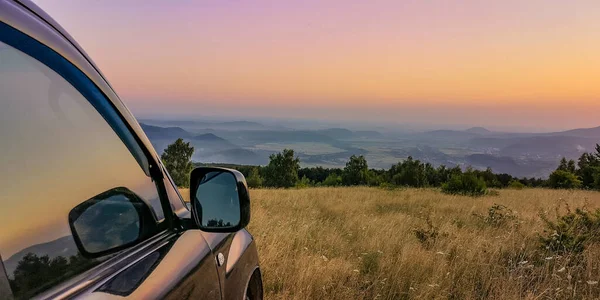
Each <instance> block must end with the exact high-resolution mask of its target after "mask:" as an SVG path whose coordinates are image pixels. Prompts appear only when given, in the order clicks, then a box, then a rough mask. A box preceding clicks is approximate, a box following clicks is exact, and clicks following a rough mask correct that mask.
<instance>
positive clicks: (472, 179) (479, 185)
mask: <svg viewBox="0 0 600 300" xmlns="http://www.w3.org/2000/svg"><path fill="white" fill-rule="evenodd" d="M442 192H444V193H446V194H451V195H465V196H472V197H476V196H483V195H485V194H486V192H487V186H486V185H485V181H484V180H483V179H481V178H479V177H477V176H475V174H473V173H470V172H466V173H463V174H456V175H452V177H451V178H450V180H448V182H446V183H444V184H443V185H442Z"/></svg>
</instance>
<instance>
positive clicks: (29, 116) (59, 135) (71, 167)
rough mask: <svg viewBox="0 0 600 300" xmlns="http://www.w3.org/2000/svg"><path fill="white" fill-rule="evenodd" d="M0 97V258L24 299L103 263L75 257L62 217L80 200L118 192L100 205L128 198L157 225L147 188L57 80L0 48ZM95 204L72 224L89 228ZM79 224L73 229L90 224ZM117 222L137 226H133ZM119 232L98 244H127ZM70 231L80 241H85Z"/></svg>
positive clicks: (150, 186) (155, 200)
mask: <svg viewBox="0 0 600 300" xmlns="http://www.w3.org/2000/svg"><path fill="white" fill-rule="evenodd" d="M0 99H1V101H0V141H1V144H0V145H1V147H2V155H0V170H1V171H2V172H0V220H2V230H0V255H1V257H2V260H3V264H4V267H5V269H6V273H7V275H8V279H9V283H10V287H11V288H12V291H13V293H14V295H15V296H16V297H17V298H29V297H32V296H34V295H36V294H38V293H40V292H42V291H44V290H47V289H49V288H51V287H53V286H55V285H57V284H59V283H61V282H64V281H65V280H67V279H69V278H72V277H74V276H76V275H78V274H80V273H82V272H84V271H85V270H88V269H90V268H91V267H93V266H94V265H95V264H97V263H98V262H99V261H101V260H103V259H105V258H106V256H104V257H100V258H95V259H91V258H89V256H86V255H84V254H83V253H82V252H81V251H80V250H79V249H78V246H77V245H76V243H75V240H74V237H73V234H72V228H70V226H69V217H70V216H69V213H70V212H71V211H72V210H73V209H74V208H75V207H78V206H81V205H84V204H83V203H86V201H87V203H89V201H96V202H98V200H97V197H98V195H106V193H107V192H108V193H114V191H115V190H117V191H126V192H127V195H128V197H127V198H123V197H121V196H119V197H121V198H115V197H117V196H118V195H117V196H112V198H110V199H112V201H113V202H114V201H115V200H114V199H117V200H119V201H120V202H118V204H122V205H123V206H124V207H126V208H127V207H133V206H131V205H132V204H127V203H125V202H126V201H129V200H128V199H134V198H135V201H137V202H135V203H137V204H135V205H139V203H142V204H143V205H144V206H147V207H148V208H149V213H148V214H147V215H149V216H150V218H151V219H152V222H154V223H156V224H158V223H161V222H162V221H163V220H164V213H163V211H162V208H161V204H160V198H159V195H158V192H157V187H156V184H155V182H153V180H152V179H151V178H150V177H148V176H147V175H146V173H145V172H144V171H143V170H142V168H141V166H140V164H139V163H138V161H137V160H136V158H135V157H134V156H133V155H132V153H131V152H130V151H129V149H128V148H127V146H126V145H125V144H124V143H123V141H122V139H121V138H120V137H119V136H118V135H117V134H116V133H115V131H114V130H113V129H112V127H111V126H110V125H109V124H108V123H107V121H106V120H105V119H104V118H103V117H102V115H101V114H100V113H99V112H98V111H97V110H96V109H95V108H94V106H92V105H91V104H90V102H89V101H88V100H87V99H86V98H85V97H84V96H82V94H81V93H80V92H79V91H78V90H77V89H75V88H74V87H73V86H72V85H71V84H70V83H69V82H67V80H65V78H63V77H62V76H61V75H59V74H57V73H56V72H54V71H53V70H52V69H50V68H48V67H47V66H46V65H44V64H43V63H41V62H39V61H38V60H36V59H34V58H32V57H30V56H28V55H27V54H25V53H23V52H21V51H19V50H17V49H15V48H13V47H11V46H9V45H7V44H3V43H1V42H0ZM111 195H112V194H111ZM104 198H107V197H106V196H104ZM104 198H103V199H104ZM140 201H141V202H140ZM96 202H95V203H96ZM105 203H108V202H104V203H103V204H102V205H97V206H95V207H94V209H95V210H89V212H87V214H82V216H84V217H86V218H89V219H90V220H95V219H92V218H91V217H90V216H92V215H91V214H92V213H94V214H101V213H102V211H99V210H101V208H102V207H109V206H108V205H107V204H105ZM128 205H129V206H128ZM88 206H89V205H88ZM136 207H137V206H136ZM130 211H131V209H130ZM113 212H114V211H113ZM113 215H115V216H118V215H119V214H116V213H113ZM92 217H93V216H92ZM130 219H131V218H130ZM86 220H87V219H86ZM86 220H83V221H78V222H79V223H76V224H79V225H78V226H80V227H81V228H84V227H83V225H87V224H94V223H93V222H92V221H86ZM124 220H125V221H122V222H121V223H123V224H125V225H127V226H133V225H135V226H138V227H139V224H138V223H139V220H136V221H135V222H138V223H131V222H130V223H131V224H126V223H127V219H124ZM84 221H85V222H87V223H84ZM144 222H145V221H144ZM121 223H118V222H115V224H117V225H115V226H118V224H121ZM81 224H83V225H81ZM156 224H154V225H156ZM125 225H124V226H125ZM135 228H137V227H135ZM152 228H153V230H156V231H157V230H158V228H159V226H152ZM82 231H84V230H82ZM124 232H127V238H126V239H125V240H123V236H124ZM129 232H131V230H129V231H125V229H120V230H119V228H117V229H114V228H112V229H111V230H107V231H106V232H105V233H104V235H105V236H103V237H102V241H110V243H109V246H114V245H117V246H118V245H119V243H124V242H131V241H133V240H134V237H130V236H131V233H129ZM140 232H141V230H140ZM80 233H81V236H82V238H81V240H83V241H88V240H91V238H90V237H89V234H88V235H86V234H87V232H80ZM113 233H114V236H113ZM140 234H141V233H140ZM143 234H144V236H148V232H143ZM92 241H96V240H92ZM94 245H96V244H94ZM107 247H108V246H107ZM91 249H93V250H96V249H104V248H101V247H100V246H92V248H91Z"/></svg>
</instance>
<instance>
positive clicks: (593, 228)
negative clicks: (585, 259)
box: [540, 208, 600, 254]
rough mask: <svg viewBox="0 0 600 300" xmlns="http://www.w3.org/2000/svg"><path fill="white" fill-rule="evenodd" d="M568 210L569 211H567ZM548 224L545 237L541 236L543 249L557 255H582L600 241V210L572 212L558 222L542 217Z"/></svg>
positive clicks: (558, 219)
mask: <svg viewBox="0 0 600 300" xmlns="http://www.w3.org/2000/svg"><path fill="white" fill-rule="evenodd" d="M567 210H568V209H567ZM540 217H541V218H542V220H543V221H544V223H545V224H546V228H547V229H546V230H544V233H545V235H544V236H540V242H541V244H542V247H543V248H545V249H547V250H550V251H552V252H554V253H557V254H569V253H575V254H577V253H581V252H583V250H584V249H585V247H586V246H588V245H589V244H592V243H597V242H598V241H600V209H599V210H596V211H595V212H588V211H586V210H583V209H580V208H578V209H576V210H575V212H571V211H570V210H568V211H567V213H566V214H565V215H563V216H558V217H557V220H556V221H551V220H549V219H548V218H547V217H546V216H545V215H540Z"/></svg>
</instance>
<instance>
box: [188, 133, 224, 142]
mask: <svg viewBox="0 0 600 300" xmlns="http://www.w3.org/2000/svg"><path fill="white" fill-rule="evenodd" d="M192 139H193V140H195V141H205V142H206V141H208V142H215V141H219V142H227V140H225V139H224V138H221V137H218V136H216V135H215V134H213V133H205V134H201V135H197V136H195V137H193V138H192Z"/></svg>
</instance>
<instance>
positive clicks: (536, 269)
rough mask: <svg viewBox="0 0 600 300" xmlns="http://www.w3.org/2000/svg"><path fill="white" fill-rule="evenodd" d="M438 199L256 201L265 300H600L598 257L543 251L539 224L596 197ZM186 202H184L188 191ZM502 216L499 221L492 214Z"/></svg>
mask: <svg viewBox="0 0 600 300" xmlns="http://www.w3.org/2000/svg"><path fill="white" fill-rule="evenodd" d="M498 193H499V194H498V195H496V196H486V197H481V198H470V197H462V196H449V195H444V194H442V193H440V192H439V191H438V190H434V189H398V190H385V189H378V188H366V187H357V188H307V189H289V190H283V189H281V190H279V189H275V190H269V189H259V190H252V191H251V197H252V220H251V222H250V226H249V230H250V232H251V233H252V234H253V235H254V237H255V239H256V242H257V244H258V248H259V252H260V253H259V254H260V259H261V265H262V270H263V275H264V286H265V293H266V298H267V299H488V298H489V299H594V298H600V286H599V285H598V281H600V247H595V246H591V247H588V248H586V250H585V251H584V252H583V254H582V255H580V256H577V257H574V256H571V255H562V256H560V255H556V254H554V253H551V252H549V251H547V250H546V249H544V248H543V247H541V246H540V242H539V235H540V234H546V233H544V229H545V226H544V222H543V221H542V219H541V218H540V213H542V214H546V215H548V217H549V218H550V219H555V218H556V213H557V210H558V211H559V212H560V213H564V212H565V211H566V206H567V205H568V206H569V207H570V208H571V209H574V208H576V207H587V208H588V209H596V208H598V207H600V193H597V192H585V191H555V190H544V189H526V190H500V191H498ZM184 194H185V192H184ZM495 204H500V205H504V206H506V207H507V209H503V210H500V211H496V212H493V211H492V212H491V213H490V211H489V209H490V208H491V207H492V206H493V205H495Z"/></svg>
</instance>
